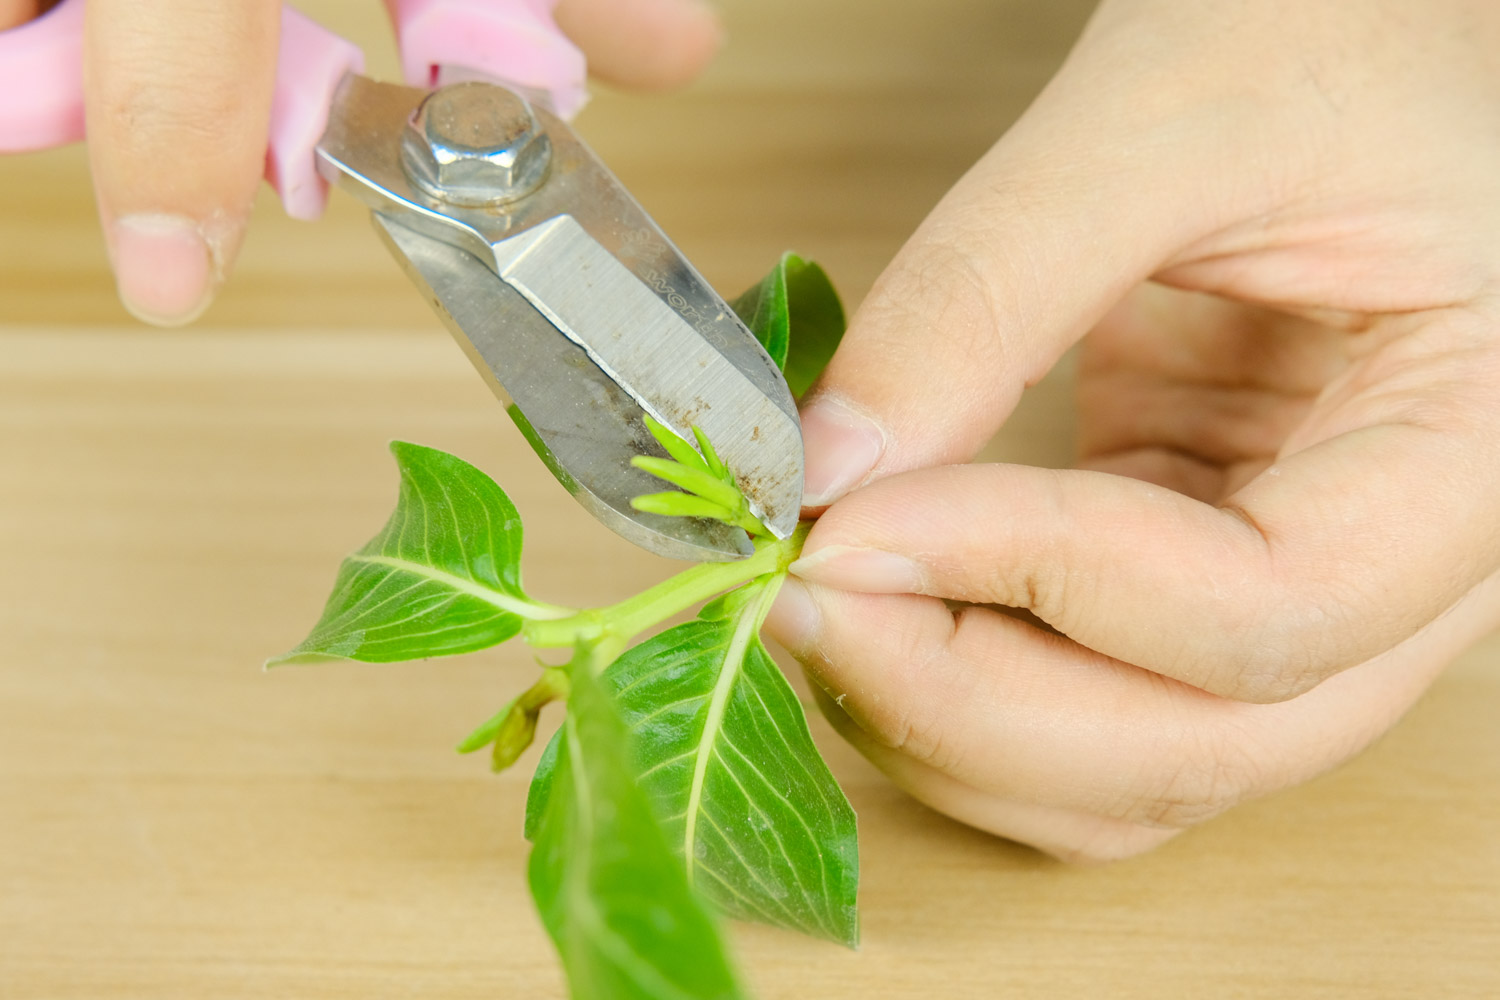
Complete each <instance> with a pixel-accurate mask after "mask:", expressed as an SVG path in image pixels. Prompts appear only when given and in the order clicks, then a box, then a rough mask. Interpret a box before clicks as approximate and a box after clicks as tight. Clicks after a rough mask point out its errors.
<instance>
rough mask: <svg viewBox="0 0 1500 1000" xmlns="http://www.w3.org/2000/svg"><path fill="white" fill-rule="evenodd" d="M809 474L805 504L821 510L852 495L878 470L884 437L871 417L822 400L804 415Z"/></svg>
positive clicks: (805, 411)
mask: <svg viewBox="0 0 1500 1000" xmlns="http://www.w3.org/2000/svg"><path fill="white" fill-rule="evenodd" d="M802 440H803V442H804V446H805V448H806V452H807V470H806V472H805V485H804V486H803V491H802V503H803V505H804V506H807V507H822V506H825V505H827V504H830V503H833V502H834V501H835V500H837V499H838V498H839V497H841V496H843V495H844V494H845V493H847V492H849V490H850V489H851V488H853V487H854V486H856V485H858V484H859V483H860V481H861V480H863V479H864V478H865V477H866V476H868V475H869V474H870V470H871V469H873V468H875V463H876V462H878V461H880V456H881V453H882V452H884V451H885V434H884V433H883V432H882V431H881V430H880V427H879V426H878V425H877V424H876V423H875V422H874V421H873V420H871V419H870V418H869V417H866V416H864V415H863V414H859V413H856V412H854V411H853V410H852V409H850V408H849V407H848V406H846V405H844V404H843V403H841V402H839V401H838V400H837V399H829V398H822V399H817V400H815V401H814V402H813V403H812V405H810V406H808V408H807V409H805V410H803V411H802Z"/></svg>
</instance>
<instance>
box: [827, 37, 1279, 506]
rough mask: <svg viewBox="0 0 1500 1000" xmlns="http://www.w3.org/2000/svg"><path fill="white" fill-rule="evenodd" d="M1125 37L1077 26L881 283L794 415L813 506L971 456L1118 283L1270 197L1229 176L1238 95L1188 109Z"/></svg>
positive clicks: (1167, 54)
mask: <svg viewBox="0 0 1500 1000" xmlns="http://www.w3.org/2000/svg"><path fill="white" fill-rule="evenodd" d="M1096 34H1097V33H1096ZM1136 41H1137V42H1139V43H1140V44H1141V45H1142V46H1144V48H1143V50H1141V51H1137V52H1135V53H1133V55H1132V57H1131V58H1130V59H1128V60H1123V61H1122V60H1121V59H1120V58H1119V53H1118V52H1115V51H1114V50H1113V49H1110V48H1109V47H1108V44H1106V43H1097V42H1091V41H1090V40H1089V38H1087V37H1086V38H1085V40H1084V42H1083V43H1081V45H1080V48H1079V49H1078V50H1077V51H1075V53H1074V54H1073V56H1072V57H1070V60H1069V63H1068V65H1066V66H1065V67H1064V69H1063V70H1062V71H1061V72H1060V73H1059V75H1058V76H1057V77H1056V78H1055V79H1054V80H1053V82H1052V83H1051V84H1050V85H1049V86H1048V88H1047V90H1046V91H1044V92H1043V94H1042V96H1041V97H1040V98H1039V99H1038V100H1037V102H1036V103H1035V104H1034V105H1033V106H1032V107H1031V108H1030V109H1028V111H1027V112H1026V114H1025V115H1024V116H1023V117H1022V118H1021V120H1020V121H1019V122H1017V124H1016V125H1015V126H1014V127H1013V128H1012V129H1011V130H1010V132H1009V133H1008V134H1006V135H1005V136H1004V138H1003V139H1001V141H1000V142H999V143H997V144H996V145H995V147H994V148H993V149H991V150H990V151H989V152H988V153H987V154H986V155H985V156H984V157H983V158H982V159H981V160H980V161H979V162H978V163H977V164H976V165H975V166H974V168H973V169H971V170H970V171H969V172H968V174H967V175H965V176H964V177H963V178H962V179H961V180H960V181H959V183H958V184H957V185H955V186H954V188H953V189H952V190H951V191H950V192H949V193H948V194H947V195H946V196H945V197H944V198H943V199H942V201H941V202H940V203H939V204H938V206H937V207H936V209H935V210H934V211H933V212H932V214H931V215H930V216H929V217H928V218H927V220H926V221H925V222H923V223H922V225H921V226H920V227H919V228H918V230H917V231H916V233H915V234H914V235H913V236H912V237H911V239H910V240H909V241H908V242H907V244H906V245H905V246H904V247H902V249H901V251H900V252H899V253H898V254H897V255H896V257H895V259H894V260H893V261H892V262H891V264H890V266H889V267H888V268H887V269H886V271H885V273H884V274H882V275H881V277H880V278H879V280H878V281H877V282H876V284H875V287H874V288H873V289H872V291H871V292H870V295H869V296H868V297H867V298H866V300H865V302H864V303H863V304H862V305H861V306H860V308H859V310H858V311H857V312H856V314H855V315H854V317H853V319H852V321H851V323H850V326H849V330H848V332H847V333H846V335H845V336H844V339H843V342H842V344H841V346H840V348H839V350H838V352H837V353H836V354H835V355H834V357H833V359H832V361H831V363H830V364H829V366H828V369H827V371H826V372H825V374H824V376H823V378H822V379H821V380H820V381H819V383H818V384H817V385H816V386H815V387H814V389H813V391H812V398H811V401H810V403H809V405H808V406H807V407H806V408H805V410H804V413H803V417H802V424H803V432H804V437H805V438H806V442H807V471H806V498H805V501H804V502H805V503H806V504H807V505H808V506H811V507H820V506H823V505H826V504H827V503H830V502H832V501H833V500H834V499H836V498H837V497H839V496H841V495H843V494H844V493H845V492H847V491H848V490H849V489H851V488H852V487H854V486H855V485H857V484H859V483H862V482H865V481H867V480H868V479H870V478H871V477H876V476H882V475H888V474H890V473H893V472H899V471H903V470H906V469H912V468H917V467H921V466H926V465H935V464H945V463H951V462H961V461H966V460H967V459H969V458H971V457H972V456H973V455H974V454H975V453H976V452H977V451H978V449H979V448H980V447H981V446H982V445H983V444H984V443H985V442H986V441H988V440H989V439H990V437H991V436H992V435H993V433H994V431H995V429H996V428H997V427H998V426H999V424H1000V423H1001V422H1002V421H1003V420H1004V418H1005V417H1006V416H1007V415H1008V414H1009V413H1010V411H1011V410H1012V408H1013V407H1014V406H1015V403H1016V401H1017V399H1018V398H1019V396H1020V394H1021V391H1022V390H1023V389H1024V388H1025V387H1026V386H1027V385H1029V384H1031V383H1033V382H1035V381H1036V380H1037V379H1039V378H1040V377H1041V376H1042V374H1044V373H1045V372H1046V371H1047V370H1048V369H1049V368H1050V367H1051V366H1052V365H1053V364H1054V363H1055V361H1056V359H1057V358H1058V357H1059V356H1060V355H1061V353H1062V352H1063V351H1064V350H1066V349H1067V348H1068V347H1069V346H1070V345H1071V344H1072V343H1074V342H1075V341H1076V340H1077V339H1078V338H1079V337H1081V336H1082V335H1083V334H1084V333H1085V332H1086V331H1087V330H1089V329H1090V328H1091V327H1092V326H1094V325H1095V324H1096V323H1097V322H1098V321H1099V319H1100V318H1101V317H1102V316H1103V315H1104V314H1105V313H1106V311H1107V310H1108V309H1109V308H1110V307H1111V306H1112V305H1113V304H1114V303H1116V302H1117V301H1119V300H1120V298H1121V297H1122V296H1123V295H1124V294H1125V293H1126V292H1127V291H1128V290H1129V289H1130V288H1132V287H1134V286H1136V285H1137V284H1139V283H1140V282H1141V281H1142V280H1144V279H1145V278H1146V277H1147V276H1148V275H1149V274H1151V273H1152V272H1153V271H1155V270H1156V269H1157V268H1158V267H1159V266H1160V265H1161V264H1162V263H1163V262H1164V261H1165V260H1167V259H1168V258H1170V257H1172V256H1173V255H1174V254H1175V253H1177V252H1178V251H1179V250H1180V249H1181V248H1183V247H1185V246H1188V245H1190V244H1192V243H1195V242H1197V241H1198V240H1200V239H1201V238H1203V237H1204V236H1205V235H1206V234H1207V233H1210V232H1212V231H1214V230H1215V229H1217V228H1219V227H1220V226H1222V225H1223V224H1225V222H1226V221H1227V220H1229V219H1231V218H1235V217H1237V216H1239V215H1241V214H1243V213H1246V212H1252V211H1254V210H1256V209H1257V208H1258V207H1259V206H1260V205H1261V204H1262V199H1265V198H1268V197H1269V193H1267V192H1263V191H1259V190H1254V191H1252V189H1251V188H1250V187H1249V186H1248V185H1247V186H1244V187H1245V190H1244V191H1241V190H1240V189H1239V188H1236V187H1235V186H1233V185H1227V184H1225V183H1224V181H1223V169H1222V165H1223V164H1224V163H1233V162H1236V157H1237V156H1239V155H1240V154H1241V153H1242V152H1243V151H1244V145H1245V141H1246V137H1247V136H1248V134H1249V133H1248V130H1242V129H1241V128H1240V127H1239V124H1238V121H1237V112H1236V111H1235V110H1234V107H1235V106H1234V104H1233V102H1225V104H1224V106H1223V109H1222V110H1223V111H1224V113H1223V114H1222V115H1218V114H1216V115H1204V114H1201V113H1197V114H1192V113H1189V112H1187V111H1186V110H1184V109H1183V106H1184V104H1185V103H1187V101H1188V98H1189V95H1191V98H1192V100H1193V101H1197V100H1199V99H1201V100H1202V101H1203V106H1208V107H1214V106H1215V105H1214V103H1213V101H1212V97H1211V95H1207V94H1204V93H1203V90H1202V87H1200V86H1197V85H1195V86H1192V87H1185V86H1181V85H1180V84H1173V83H1172V77H1173V74H1174V73H1175V72H1176V71H1174V70H1172V69H1170V67H1172V66H1174V65H1178V64H1180V63H1181V62H1182V55H1181V53H1180V52H1178V51H1176V50H1175V49H1174V48H1173V45H1172V44H1169V43H1168V42H1167V40H1165V39H1163V40H1160V41H1159V42H1158V41H1153V40H1149V39H1144V38H1140V39H1136ZM1179 41H1180V40H1179ZM1184 72H1186V71H1184ZM1261 132H1262V138H1263V137H1264V136H1263V132H1264V129H1262V130H1261Z"/></svg>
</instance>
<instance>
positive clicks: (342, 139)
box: [318, 77, 802, 537]
mask: <svg viewBox="0 0 1500 1000" xmlns="http://www.w3.org/2000/svg"><path fill="white" fill-rule="evenodd" d="M425 94H426V92H425V91H422V90H416V89H413V88H408V87H400V86H394V85H390V84H380V83H376V82H374V81H371V80H367V79H365V78H363V77H349V78H348V79H347V80H346V81H345V83H344V85H343V87H341V89H340V91H339V94H338V96H337V97H336V98H335V101H334V108H333V114H332V117H331V119H330V124H329V127H328V131H327V132H326V133H325V135H324V137H323V140H322V142H321V143H320V144H319V147H318V156H319V166H320V169H321V170H322V171H323V173H324V175H325V176H326V177H328V178H329V179H330V180H331V181H333V182H335V183H337V184H339V185H340V186H342V187H344V188H345V189H346V190H349V191H351V192H352V193H354V194H355V195H356V196H357V197H359V198H361V199H362V200H364V201H365V202H366V203H367V204H369V205H370V206H371V207H372V208H373V209H375V210H376V211H378V212H380V213H383V214H384V215H386V216H387V217H388V218H389V219H390V220H392V221H394V222H396V223H397V224H399V225H400V226H402V227H404V228H406V229H408V230H412V231H415V232H417V233H420V234H422V235H424V236H428V237H431V238H432V239H435V240H437V241H439V242H443V243H447V244H450V245H451V246H453V247H456V248H459V249H462V250H465V251H467V252H469V253H470V254H472V255H474V257H475V259H476V260H477V261H479V262H482V263H480V267H481V268H483V269H486V270H488V271H489V272H490V274H489V280H490V281H492V282H495V283H497V284H498V283H500V282H504V283H505V284H506V285H507V286H509V288H511V289H513V290H515V291H516V292H517V293H519V294H520V295H521V296H522V297H524V299H525V300H526V301H527V302H529V303H530V305H531V306H532V307H533V308H534V309H535V310H536V311H537V314H538V315H541V316H544V317H545V318H546V320H547V321H548V322H549V323H550V324H551V326H552V327H553V328H554V330H555V331H556V332H560V333H561V334H562V335H563V336H564V337H566V338H568V339H569V340H571V341H572V342H573V343H575V344H576V345H578V346H579V347H581V348H582V349H583V351H584V352H586V354H587V356H588V357H589V358H590V359H591V360H592V361H593V362H594V363H595V364H596V365H597V366H599V368H600V369H601V370H602V371H604V372H606V373H607V374H608V376H609V378H610V379H612V380H613V381H614V383H615V384H616V385H617V386H618V387H619V388H620V389H622V390H623V391H624V392H625V393H626V394H627V395H628V396H629V397H630V398H631V399H632V400H633V401H634V402H635V403H636V404H637V405H638V407H639V408H640V409H642V410H644V411H646V412H649V413H651V414H652V415H653V416H654V417H656V418H657V419H658V420H660V421H661V422H662V423H664V424H666V425H667V426H668V427H671V428H672V429H673V430H675V431H676V432H677V433H679V434H681V435H682V436H684V437H686V438H688V439H689V440H691V438H692V433H691V430H692V427H693V426H697V427H699V428H701V429H702V430H703V431H704V432H705V433H706V434H707V435H708V437H709V439H710V440H711V441H712V442H713V443H714V446H715V448H716V449H717V450H718V451H719V453H720V454H721V455H722V456H723V458H724V460H725V462H726V464H727V465H728V466H729V467H730V468H731V469H732V470H733V471H734V473H735V476H736V478H737V480H738V482H739V486H740V488H741V490H742V491H743V492H744V494H745V496H746V498H747V499H748V500H749V501H750V503H751V506H752V507H753V508H754V509H755V511H756V513H757V514H759V515H760V516H761V517H762V519H763V520H764V521H765V523H766V526H767V527H768V528H770V529H771V530H772V531H773V532H775V533H776V534H777V535H780V536H782V537H785V536H786V535H788V534H790V533H791V531H792V529H793V528H795V527H796V523H797V518H798V514H799V511H800V507H801V496H802V437H801V427H800V424H799V422H798V419H797V410H796V405H795V403H794V402H793V400H792V397H791V393H790V391H789V390H788V389H787V386H786V381H785V380H784V379H783V378H782V376H781V373H780V372H779V371H778V370H777V369H776V366H775V364H774V363H773V362H772V361H771V359H770V358H769V357H768V356H767V355H766V353H765V351H764V350H763V349H762V348H761V346H760V344H759V343H758V342H757V341H756V340H755V337H754V336H753V335H752V334H751V333H750V331H749V330H747V329H746V328H745V326H744V324H743V323H741V322H740V321H739V318H738V317H736V316H735V315H734V312H733V310H731V309H730V308H729V307H728V306H727V305H726V304H725V303H724V301H723V299H721V298H720V297H719V296H718V294H717V293H715V292H714V290H713V289H712V288H711V287H710V286H709V285H708V283H707V282H706V281H704V279H703V278H702V276H700V275H699V274H698V273H697V272H696V271H695V270H693V268H692V266H691V265H690V264H688V262H687V261H686V260H685V259H684V258H683V256H682V255H681V254H680V253H679V252H678V251H677V249H676V248H675V247H674V246H672V244H671V243H670V242H669V241H668V240H667V239H666V237H665V236H664V235H662V233H661V231H660V230H659V229H658V228H657V227H656V224H655V223H654V222H653V221H652V220H651V218H650V217H649V216H648V215H647V214H646V213H645V211H644V210H643V209H642V208H641V207H640V206H639V205H638V204H636V202H635V200H634V199H633V198H632V197H631V196H630V194H629V192H627V191H626V190H625V188H624V187H623V186H622V185H621V184H620V183H619V181H617V180H616V179H615V177H614V176H613V175H612V174H611V173H610V172H609V171H608V170H607V169H606V168H605V167H604V165H603V164H602V163H600V162H599V160H598V158H597V157H595V156H594V155H593V153H592V152H590V151H589V150H588V148H587V147H585V146H584V144H583V143H582V142H581V141H580V140H579V139H578V137H577V136H576V135H575V134H574V133H573V131H572V130H571V129H570V128H569V127H568V126H567V125H566V124H565V123H563V122H562V121H561V120H559V119H558V118H556V117H555V116H553V115H551V114H549V113H548V112H546V111H545V110H543V109H540V108H538V109H535V110H536V115H537V117H538V119H540V120H541V122H542V124H543V125H544V127H545V129H546V134H547V136H548V138H549V139H550V141H551V143H552V160H551V166H550V168H549V173H548V175H547V179H546V181H545V182H544V183H543V184H542V186H541V187H540V188H539V189H538V190H536V191H535V192H534V193H532V194H529V195H527V196H526V197H524V198H521V199H520V200H518V201H514V202H510V203H507V204H504V205H500V206H490V207H480V208H460V207H456V206H454V205H451V204H444V203H440V202H438V201H436V200H435V199H433V198H431V197H429V196H428V195H426V194H424V193H422V192H421V191H419V190H416V189H414V188H413V186H412V185H411V184H410V183H409V182H408V181H407V178H406V176H405V175H404V173H403V172H402V169H401V166H400V157H399V155H398V149H399V144H400V141H401V135H402V130H403V128H404V127H405V125H406V122H407V120H408V118H409V117H410V116H411V113H412V111H413V109H414V108H415V107H416V105H417V104H418V103H419V102H420V101H421V100H422V98H423V97H424V96H425ZM471 271H472V269H471ZM478 277H479V276H478V274H477V273H476V280H477V279H478ZM484 363H485V365H486V366H488V367H490V368H491V372H490V376H491V377H492V378H495V379H497V380H498V381H500V382H501V383H502V384H503V383H504V382H505V376H504V374H503V372H502V371H501V370H500V369H503V367H504V365H505V364H506V363H507V361H506V359H505V357H504V355H503V354H502V355H500V356H499V357H497V358H486V359H485V362H484ZM522 409H523V410H524V411H525V412H526V413H527V414H528V415H530V414H531V411H530V410H529V409H527V408H526V407H525V406H523V407H522ZM603 416H604V414H601V418H602V417H603ZM558 460H559V461H560V462H562V464H563V465H564V466H565V467H566V470H567V471H568V472H570V473H571V474H572V475H574V476H587V475H588V473H587V471H586V470H583V469H581V468H579V467H575V466H573V465H572V464H571V463H570V462H569V461H567V460H566V459H562V458H561V456H559V459H558Z"/></svg>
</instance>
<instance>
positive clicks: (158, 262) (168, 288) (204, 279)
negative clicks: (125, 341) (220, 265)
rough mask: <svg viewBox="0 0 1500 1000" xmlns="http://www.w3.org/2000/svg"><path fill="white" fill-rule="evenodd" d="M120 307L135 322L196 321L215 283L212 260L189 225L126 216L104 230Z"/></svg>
mask: <svg viewBox="0 0 1500 1000" xmlns="http://www.w3.org/2000/svg"><path fill="white" fill-rule="evenodd" d="M109 243H110V256H111V258H112V259H113V261H114V267H115V280H116V282H118V284H119V289H120V301H122V302H123V303H124V304H125V308H126V309H128V310H130V313H131V314H132V315H133V316H135V317H136V318H137V319H140V320H144V321H145V322H147V323H154V324H156V325H157V326H180V325H181V324H183V323H188V322H191V321H192V320H195V319H197V318H198V317H199V316H200V315H201V314H202V313H203V310H205V309H207V308H208V304H209V302H210V301H212V300H213V293H214V287H215V285H217V283H218V275H217V273H216V271H217V268H216V267H215V266H214V255H213V252H212V250H211V249H210V247H209V245H208V242H207V241H206V240H205V239H204V238H203V233H202V230H201V229H200V227H199V226H198V224H197V223H196V222H194V221H193V220H192V219H188V218H184V217H183V216H180V215H164V214H160V213H150V214H141V215H127V216H123V217H122V218H120V219H117V220H115V223H114V225H113V226H112V227H110V238H109Z"/></svg>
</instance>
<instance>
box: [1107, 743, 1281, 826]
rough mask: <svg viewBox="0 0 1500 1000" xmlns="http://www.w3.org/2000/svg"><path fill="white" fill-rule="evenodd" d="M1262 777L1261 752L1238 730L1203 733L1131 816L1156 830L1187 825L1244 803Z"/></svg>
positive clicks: (1185, 747)
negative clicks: (1221, 733)
mask: <svg viewBox="0 0 1500 1000" xmlns="http://www.w3.org/2000/svg"><path fill="white" fill-rule="evenodd" d="M1262 780H1263V767H1262V765H1261V763H1260V761H1259V756H1258V755H1257V754H1256V753H1255V752H1254V750H1253V748H1252V747H1251V746H1249V745H1248V744H1247V743H1246V742H1242V740H1241V738H1239V734H1238V733H1237V732H1236V733H1234V734H1233V735H1218V736H1214V737H1204V738H1200V739H1198V740H1196V741H1192V742H1188V743H1186V744H1185V745H1183V746H1181V747H1180V748H1179V749H1178V750H1177V751H1176V752H1175V754H1174V759H1173V760H1172V761H1171V763H1170V764H1169V766H1168V767H1167V768H1166V769H1165V770H1164V771H1163V773H1162V774H1161V776H1160V777H1159V778H1158V779H1157V782H1156V785H1157V787H1156V790H1155V791H1154V793H1153V794H1152V795H1150V796H1148V797H1147V798H1146V799H1145V800H1144V801H1142V802H1141V803H1139V805H1137V806H1135V807H1134V808H1132V809H1130V810H1129V812H1130V813H1132V815H1131V816H1130V817H1129V818H1130V819H1131V820H1132V821H1134V822H1136V823H1139V824H1141V825H1142V826H1147V827H1151V828H1156V829H1171V830H1182V829H1186V828H1188V827H1190V826H1196V825H1198V824H1200V823H1203V822H1205V821H1207V820H1210V819H1213V818H1214V817H1215V816H1218V815H1219V814H1220V813H1223V812H1225V811H1226V810H1228V809H1230V808H1232V807H1234V806H1236V805H1238V804H1239V803H1241V802H1243V801H1244V800H1245V799H1246V798H1247V797H1248V796H1249V794H1250V793H1251V791H1252V790H1253V789H1255V788H1257V787H1259V786H1260V784H1261V783H1262Z"/></svg>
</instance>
